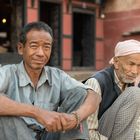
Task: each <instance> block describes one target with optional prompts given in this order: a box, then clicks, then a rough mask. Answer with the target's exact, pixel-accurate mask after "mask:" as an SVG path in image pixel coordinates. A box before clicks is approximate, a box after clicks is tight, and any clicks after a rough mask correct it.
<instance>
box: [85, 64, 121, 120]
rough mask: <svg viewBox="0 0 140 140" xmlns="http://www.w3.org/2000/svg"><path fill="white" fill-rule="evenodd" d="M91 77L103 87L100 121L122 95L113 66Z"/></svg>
mask: <svg viewBox="0 0 140 140" xmlns="http://www.w3.org/2000/svg"><path fill="white" fill-rule="evenodd" d="M91 77H93V78H95V79H97V81H98V82H99V85H100V87H101V92H102V101H101V103H100V106H99V114H98V119H100V118H101V116H102V115H103V113H104V112H105V111H106V110H107V109H108V108H109V107H110V106H111V105H112V103H113V102H114V101H115V100H116V98H117V97H118V96H119V95H120V93H121V90H120V88H119V87H118V86H117V84H116V83H115V80H114V68H113V66H111V67H109V68H106V69H104V70H101V71H99V72H97V73H96V74H95V75H93V76H91ZM88 79H89V78H88ZM85 81H86V80H85ZM85 81H84V82H85Z"/></svg>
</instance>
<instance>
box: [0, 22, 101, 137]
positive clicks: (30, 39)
mask: <svg viewBox="0 0 140 140" xmlns="http://www.w3.org/2000/svg"><path fill="white" fill-rule="evenodd" d="M52 43H53V34H52V30H51V28H50V27H49V26H48V25H47V24H45V23H44V22H33V23H29V24H27V25H25V27H24V28H23V30H22V32H21V34H20V38H19V43H18V52H19V54H20V55H22V57H23V61H22V62H21V63H20V64H12V65H6V66H3V67H1V68H0V93H1V94H0V116H1V117H0V134H1V135H0V140H35V139H36V140H71V139H85V140H86V139H88V129H87V127H86V122H85V121H84V120H85V119H86V118H87V117H88V116H89V115H91V114H92V113H93V112H95V111H96V109H97V107H98V105H99V103H100V100H101V99H100V96H99V95H97V94H96V93H95V92H94V91H93V90H91V89H90V88H89V87H88V86H85V85H83V84H82V83H80V82H78V81H76V80H75V79H73V78H71V77H70V76H69V75H67V74H66V73H65V72H63V71H62V70H59V69H57V68H52V67H49V66H46V64H47V63H48V61H49V58H50V55H51V50H52Z"/></svg>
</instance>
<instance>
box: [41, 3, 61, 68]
mask: <svg viewBox="0 0 140 140" xmlns="http://www.w3.org/2000/svg"><path fill="white" fill-rule="evenodd" d="M39 16H40V21H44V22H46V23H47V24H48V25H49V26H50V27H51V28H52V29H53V34H54V42H53V47H52V55H51V58H50V62H49V65H52V66H60V64H61V4H60V3H55V2H50V1H49V2H47V1H40V14H39Z"/></svg>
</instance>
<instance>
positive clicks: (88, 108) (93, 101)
mask: <svg viewBox="0 0 140 140" xmlns="http://www.w3.org/2000/svg"><path fill="white" fill-rule="evenodd" d="M87 92H88V93H87V97H86V99H85V101H84V103H83V104H82V105H81V106H80V108H79V109H78V110H77V111H76V112H77V113H78V115H79V116H80V119H81V120H84V119H86V118H87V117H88V116H89V115H91V114H92V113H94V112H95V111H96V110H97V108H98V106H99V104H100V102H101V97H100V95H98V94H97V93H95V92H94V91H93V90H88V91H87Z"/></svg>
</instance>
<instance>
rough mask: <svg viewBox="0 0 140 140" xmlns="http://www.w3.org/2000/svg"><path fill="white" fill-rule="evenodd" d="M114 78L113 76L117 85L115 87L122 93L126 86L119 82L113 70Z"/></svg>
mask: <svg viewBox="0 0 140 140" xmlns="http://www.w3.org/2000/svg"><path fill="white" fill-rule="evenodd" d="M114 76H115V83H116V84H117V86H118V87H119V88H120V89H121V90H122V91H123V90H124V87H126V86H127V84H122V82H121V81H120V80H119V78H118V76H117V74H116V72H115V70H114Z"/></svg>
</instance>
